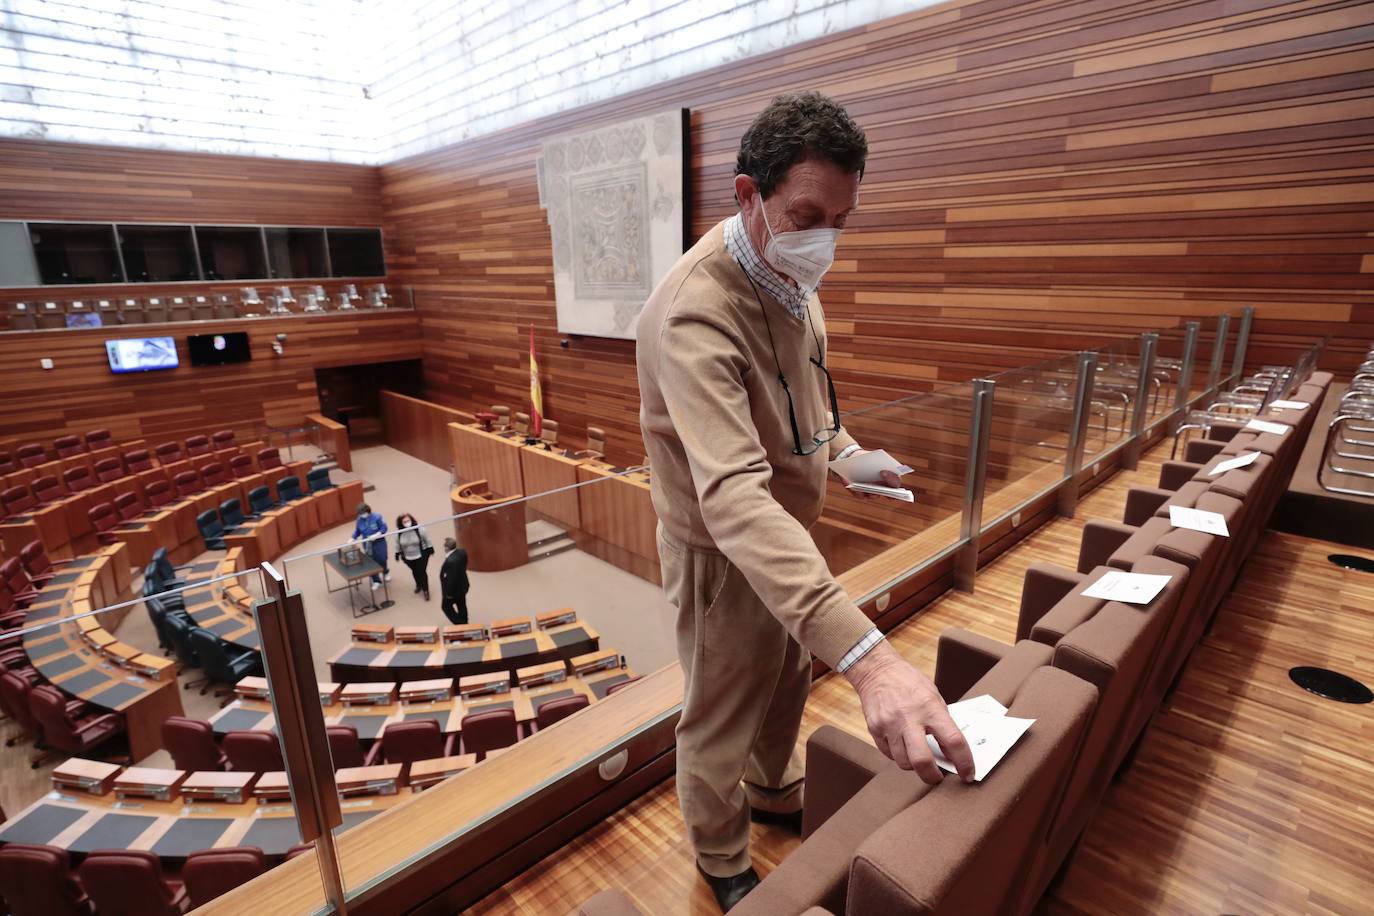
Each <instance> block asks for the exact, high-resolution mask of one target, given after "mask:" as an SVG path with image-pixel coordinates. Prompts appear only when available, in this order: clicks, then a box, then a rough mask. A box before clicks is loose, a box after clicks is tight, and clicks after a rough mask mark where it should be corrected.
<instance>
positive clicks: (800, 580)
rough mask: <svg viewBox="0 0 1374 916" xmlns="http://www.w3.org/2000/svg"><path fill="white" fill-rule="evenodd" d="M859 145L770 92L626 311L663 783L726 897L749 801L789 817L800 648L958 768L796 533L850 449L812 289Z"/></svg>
mask: <svg viewBox="0 0 1374 916" xmlns="http://www.w3.org/2000/svg"><path fill="white" fill-rule="evenodd" d="M867 152H868V146H867V141H866V140H865V138H864V134H863V131H862V130H861V129H860V128H859V127H858V125H856V124H855V123H854V122H853V121H852V120H851V119H850V118H849V115H848V114H847V113H846V112H845V111H844V109H843V108H841V107H840V106H839V105H837V104H836V103H834V102H833V101H831V100H830V99H828V98H826V97H824V96H822V95H819V94H817V93H800V94H795V95H787V96H781V97H779V98H777V99H774V100H773V102H772V103H771V104H770V105H769V106H768V107H767V108H766V109H765V110H764V111H763V112H762V113H761V114H760V115H759V116H758V118H757V119H755V121H754V123H753V124H752V125H751V126H750V127H749V129H748V130H747V131H746V132H745V135H744V138H743V140H742V141H741V144H740V152H739V159H738V163H737V166H736V175H735V197H736V200H737V201H738V202H739V207H740V212H739V213H738V214H737V215H735V216H733V217H731V218H730V219H727V220H725V221H724V222H722V223H720V224H718V225H716V226H715V227H714V228H712V229H711V230H710V231H709V232H707V233H706V235H705V236H703V237H702V238H701V240H700V241H698V242H697V243H696V245H694V246H693V247H692V249H691V250H690V251H688V252H687V253H686V254H684V255H683V256H682V258H681V260H679V261H678V262H677V264H676V265H674V266H673V268H672V269H671V270H670V271H669V272H668V274H667V276H665V277H664V279H663V281H662V282H661V283H660V284H659V285H658V287H657V288H656V289H655V290H654V292H653V294H652V295H651V296H650V297H649V301H648V302H647V303H646V304H645V307H644V311H643V312H642V313H641V315H640V318H639V327H638V347H637V356H638V371H639V388H640V398H641V408H640V423H641V426H642V427H643V433H644V443H645V448H646V450H647V452H648V455H649V459H650V462H651V463H652V466H653V501H654V508H655V510H656V511H657V512H658V517H659V529H658V532H659V537H658V549H659V557H660V560H661V563H662V570H663V589H664V592H665V594H666V595H667V597H668V600H669V601H670V602H671V603H672V604H673V605H674V606H675V607H676V608H677V611H678V622H677V642H678V656H679V658H680V660H681V662H682V669H683V672H684V674H685V677H686V692H685V697H684V700H683V709H682V718H681V721H680V723H679V725H678V729H677V786H678V797H679V800H680V802H681V805H682V815H683V819H684V820H685V821H686V824H687V829H688V833H689V835H690V838H691V841H692V845H693V847H694V848H695V850H696V853H697V868H698V869H699V870H700V872H701V873H702V875H703V877H705V879H706V881H707V882H708V883H709V885H710V886H711V889H712V892H713V893H714V894H715V897H716V900H717V902H719V903H720V905H721V908H722V910H728V909H729V908H730V907H731V906H733V905H734V904H735V903H736V902H738V901H739V900H740V899H741V898H742V897H743V896H744V895H745V894H746V893H748V892H749V890H750V889H752V888H753V886H754V885H756V884H757V883H758V877H757V875H756V874H755V873H754V870H753V868H752V866H751V864H750V858H749V820H750V817H751V814H752V816H753V817H754V819H756V820H768V821H772V822H781V823H786V824H791V825H793V826H795V825H796V823H797V822H798V820H799V818H798V816H797V812H799V811H800V809H801V806H802V790H803V786H802V777H803V772H804V771H803V768H802V764H801V760H800V757H799V755H798V752H797V736H798V731H799V729H800V726H801V716H802V710H803V707H804V706H805V703H806V696H807V693H808V691H809V689H810V681H811V675H810V672H811V668H810V665H811V653H815V655H816V656H817V657H819V658H820V659H821V660H822V661H823V662H825V663H826V664H827V665H829V666H830V667H831V668H833V669H834V670H836V671H838V672H840V673H842V674H843V675H844V676H845V677H846V678H847V679H848V680H849V681H850V683H851V684H852V685H853V686H854V688H855V690H856V691H857V692H858V694H859V699H860V702H861V703H862V706H863V712H864V718H865V720H866V721H867V723H868V727H869V731H870V732H871V733H872V736H873V738H874V741H875V743H876V744H877V746H878V748H879V749H880V750H882V751H883V753H885V754H887V755H888V756H889V757H891V758H892V759H893V760H894V761H896V763H897V764H898V765H899V766H901V767H903V768H907V769H914V770H916V771H917V772H918V773H919V774H920V776H921V778H923V779H925V780H926V781H927V782H932V783H933V782H937V781H939V779H940V771H939V769H938V768H937V767H936V766H935V762H934V760H933V758H932V755H931V753H930V750H929V748H928V747H927V744H926V739H925V736H926V734H927V733H929V734H932V735H933V736H934V737H935V738H936V740H937V741H938V742H939V744H940V746H941V748H942V749H943V751H944V752H945V754H946V755H947V756H948V757H949V759H950V760H951V761H953V762H954V763H955V764H956V766H957V767H958V770H959V773H960V775H961V777H963V778H964V779H971V778H972V775H973V760H972V756H971V754H970V753H969V750H968V747H967V745H966V743H965V742H964V739H963V736H962V735H961V734H960V733H959V731H958V729H957V728H956V727H955V725H954V723H953V721H952V720H951V719H950V717H949V713H948V710H947V709H946V707H945V704H944V703H943V702H942V701H941V699H940V696H939V694H938V693H937V692H936V690H935V687H934V685H933V684H932V683H931V682H930V680H929V679H928V678H926V677H925V676H924V675H922V674H921V673H920V672H918V671H917V670H916V669H914V668H913V667H911V665H909V664H908V663H907V662H906V661H904V660H903V659H902V658H901V657H900V656H898V655H897V653H896V652H895V651H894V650H893V649H892V648H891V646H889V645H888V643H887V642H886V641H885V640H883V639H882V637H881V635H880V634H879V633H878V631H877V630H876V629H874V627H873V624H872V623H871V622H870V621H869V619H868V618H867V617H866V616H865V615H864V613H863V612H862V611H861V610H859V608H858V607H857V606H856V605H855V604H854V602H853V601H852V600H851V599H850V598H849V596H848V595H847V594H846V593H845V592H844V590H843V589H842V588H841V587H840V585H839V583H837V582H836V581H835V579H834V577H833V576H831V574H830V571H829V569H828V568H827V566H826V563H825V560H824V558H822V557H821V555H820V553H819V551H818V550H817V549H816V545H815V542H814V541H813V540H812V539H811V535H810V533H809V529H810V527H811V526H812V525H813V524H815V522H816V520H817V519H818V518H819V517H820V514H821V509H822V506H823V504H824V500H825V481H826V473H827V470H826V462H827V460H829V459H833V458H836V457H840V456H844V455H847V454H852V453H854V452H855V451H858V450H859V446H858V444H857V443H855V442H854V440H853V439H852V438H851V437H850V436H849V435H848V434H847V433H845V431H844V429H843V426H842V420H841V418H840V417H839V416H838V406H837V404H836V402H835V395H834V386H833V384H832V383H831V382H830V375H829V373H828V371H827V370H826V369H825V365H824V363H825V320H824V316H823V315H822V313H821V306H820V301H819V300H818V299H817V298H816V295H815V292H816V288H817V286H818V285H819V283H820V278H821V276H822V275H823V274H824V272H825V270H826V269H827V268H828V267H829V266H830V262H831V260H832V259H833V255H834V245H835V241H836V239H837V237H838V235H839V231H840V230H841V229H843V228H844V224H845V220H846V219H847V218H848V216H849V214H850V212H851V211H853V209H854V207H855V205H856V204H857V201H858V192H859V181H860V179H861V178H862V176H863V168H864V162H865V159H866V157H867ZM890 482H892V483H895V481H890Z"/></svg>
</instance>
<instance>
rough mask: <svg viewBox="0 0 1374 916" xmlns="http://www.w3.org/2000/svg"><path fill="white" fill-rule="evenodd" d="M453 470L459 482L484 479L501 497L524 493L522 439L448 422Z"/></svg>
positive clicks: (517, 436)
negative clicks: (521, 460) (451, 444)
mask: <svg viewBox="0 0 1374 916" xmlns="http://www.w3.org/2000/svg"><path fill="white" fill-rule="evenodd" d="M448 429H449V437H450V439H451V440H452V442H453V462H454V463H453V470H454V474H455V475H456V476H457V479H458V480H460V481H473V480H485V481H486V482H487V484H488V485H490V487H491V490H492V492H493V493H497V494H499V495H501V496H510V495H513V494H518V493H524V492H526V490H525V479H524V473H523V471H522V469H521V466H520V451H521V449H523V448H524V442H525V439H524V437H523V436H519V435H516V434H515V433H509V434H502V433H496V432H490V433H489V432H487V431H486V430H484V429H482V428H481V427H480V426H477V425H474V424H466V423H450V424H449V425H448Z"/></svg>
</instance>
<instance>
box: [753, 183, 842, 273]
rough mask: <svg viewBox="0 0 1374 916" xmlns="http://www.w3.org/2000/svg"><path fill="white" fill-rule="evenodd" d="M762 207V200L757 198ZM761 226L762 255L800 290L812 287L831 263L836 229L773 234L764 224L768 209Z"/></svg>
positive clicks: (836, 237) (768, 226)
mask: <svg viewBox="0 0 1374 916" xmlns="http://www.w3.org/2000/svg"><path fill="white" fill-rule="evenodd" d="M759 207H763V201H762V200H760V201H759ZM763 225H764V228H766V229H767V230H768V244H767V245H765V246H764V249H763V256H764V257H765V258H767V259H768V263H769V264H772V265H773V266H774V267H776V268H777V269H778V270H779V271H781V272H782V273H785V274H787V276H789V277H791V278H792V279H793V280H796V281H797V285H798V286H800V287H802V288H804V289H815V288H816V286H817V285H819V284H820V282H821V277H823V276H825V272H826V271H827V270H829V269H830V265H831V264H833V263H835V245H836V244H837V243H838V242H839V241H840V230H838V229H798V230H794V231H792V232H779V233H777V234H776V235H774V234H773V227H772V226H770V225H769V224H768V211H767V210H764V211H763Z"/></svg>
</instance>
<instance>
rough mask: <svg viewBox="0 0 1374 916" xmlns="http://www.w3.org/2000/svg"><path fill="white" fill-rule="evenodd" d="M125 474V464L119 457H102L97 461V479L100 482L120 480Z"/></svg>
mask: <svg viewBox="0 0 1374 916" xmlns="http://www.w3.org/2000/svg"><path fill="white" fill-rule="evenodd" d="M123 476H124V465H123V464H120V462H119V459H118V458H101V459H100V460H99V461H97V462H96V463H95V479H96V480H98V481H99V482H100V483H109V482H110V481H112V480H119V479H120V478H122V477H123Z"/></svg>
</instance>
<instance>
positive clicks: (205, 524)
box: [196, 509, 224, 550]
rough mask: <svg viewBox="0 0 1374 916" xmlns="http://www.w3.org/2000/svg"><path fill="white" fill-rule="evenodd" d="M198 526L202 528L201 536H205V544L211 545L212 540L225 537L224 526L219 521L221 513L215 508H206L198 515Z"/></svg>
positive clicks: (209, 547) (208, 546)
mask: <svg viewBox="0 0 1374 916" xmlns="http://www.w3.org/2000/svg"><path fill="white" fill-rule="evenodd" d="M196 527H197V528H199V529H200V536H201V537H203V538H205V546H206V547H207V548H208V549H212V550H213V549H214V548H213V547H211V546H210V542H211V541H216V540H219V539H220V538H222V537H224V526H223V525H221V524H220V523H219V513H218V512H216V511H215V510H214V509H206V510H205V511H204V512H202V513H200V515H197V516H196Z"/></svg>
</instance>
